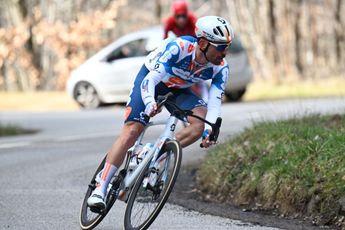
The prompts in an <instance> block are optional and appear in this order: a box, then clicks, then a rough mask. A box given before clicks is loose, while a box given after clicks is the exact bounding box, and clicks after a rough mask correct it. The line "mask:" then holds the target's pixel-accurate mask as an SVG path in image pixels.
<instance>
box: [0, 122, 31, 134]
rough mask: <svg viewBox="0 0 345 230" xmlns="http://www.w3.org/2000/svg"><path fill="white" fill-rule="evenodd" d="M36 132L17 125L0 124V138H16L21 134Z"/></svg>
mask: <svg viewBox="0 0 345 230" xmlns="http://www.w3.org/2000/svg"><path fill="white" fill-rule="evenodd" d="M35 132H36V131H35V130H29V129H23V128H20V127H18V126H15V125H1V124H0V137H4V136H15V135H20V134H31V133H35Z"/></svg>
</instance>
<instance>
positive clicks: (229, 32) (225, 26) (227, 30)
mask: <svg viewBox="0 0 345 230" xmlns="http://www.w3.org/2000/svg"><path fill="white" fill-rule="evenodd" d="M225 29H226V31H227V32H228V35H229V36H231V34H230V32H229V29H228V27H227V26H225Z"/></svg>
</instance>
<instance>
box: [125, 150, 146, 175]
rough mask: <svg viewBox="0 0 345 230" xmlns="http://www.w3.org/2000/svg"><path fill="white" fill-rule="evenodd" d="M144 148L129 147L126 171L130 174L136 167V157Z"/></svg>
mask: <svg viewBox="0 0 345 230" xmlns="http://www.w3.org/2000/svg"><path fill="white" fill-rule="evenodd" d="M143 149H144V147H143V145H142V144H138V145H136V146H133V147H131V148H130V149H129V150H128V151H131V155H130V157H131V159H130V161H129V165H128V171H129V172H132V171H133V170H135V169H136V167H137V166H138V155H139V154H140V153H141V152H142V151H143Z"/></svg>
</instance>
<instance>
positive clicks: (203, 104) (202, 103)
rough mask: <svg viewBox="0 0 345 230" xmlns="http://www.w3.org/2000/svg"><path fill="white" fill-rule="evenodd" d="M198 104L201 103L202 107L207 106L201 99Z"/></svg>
mask: <svg viewBox="0 0 345 230" xmlns="http://www.w3.org/2000/svg"><path fill="white" fill-rule="evenodd" d="M198 103H199V104H200V105H202V106H206V105H207V104H206V102H204V100H202V99H200V100H199V101H198Z"/></svg>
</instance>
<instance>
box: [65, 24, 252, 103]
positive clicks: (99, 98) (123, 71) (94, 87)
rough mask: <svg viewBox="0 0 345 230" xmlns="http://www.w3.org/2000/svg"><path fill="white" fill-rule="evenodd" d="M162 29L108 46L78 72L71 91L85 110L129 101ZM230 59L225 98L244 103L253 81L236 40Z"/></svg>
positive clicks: (157, 42)
mask: <svg viewBox="0 0 345 230" xmlns="http://www.w3.org/2000/svg"><path fill="white" fill-rule="evenodd" d="M162 36H163V29H162V28H161V27H160V26H157V27H152V28H150V29H146V30H141V31H139V32H134V33H131V34H128V35H125V36H123V37H121V38H120V39H118V40H116V41H114V42H113V43H111V44H110V45H108V46H106V47H105V48H103V49H102V50H100V51H99V52H98V53H96V54H95V55H94V56H92V57H91V58H89V59H88V60H87V61H86V62H85V63H83V64H82V65H80V66H79V67H78V68H77V69H75V70H74V71H73V72H72V74H71V76H70V78H69V80H68V82H67V91H68V93H69V94H70V95H71V96H72V97H73V98H74V99H75V100H76V102H77V103H78V104H79V105H80V106H82V107H84V108H96V107H98V106H99V105H101V104H107V103H124V102H126V101H127V99H128V96H129V92H130V90H131V88H132V85H133V82H134V79H135V77H136V75H137V73H138V71H139V69H140V68H141V66H142V65H143V63H144V60H145V57H146V55H147V54H148V53H149V52H150V51H152V50H153V49H155V48H156V47H157V46H158V45H159V43H160V41H161V40H162ZM230 54H231V55H227V57H226V59H227V61H228V63H229V65H230V74H231V77H230V80H229V82H228V84H227V87H226V91H225V95H226V96H227V98H228V99H230V100H231V101H237V100H240V99H241V97H242V96H243V94H244V93H245V90H246V86H247V84H248V83H249V82H250V81H251V79H252V75H253V74H252V69H251V67H250V65H249V62H248V58H247V54H246V51H245V50H244V48H243V47H242V45H241V43H240V41H239V39H238V38H236V37H235V40H234V42H233V43H232V45H231V48H230Z"/></svg>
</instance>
